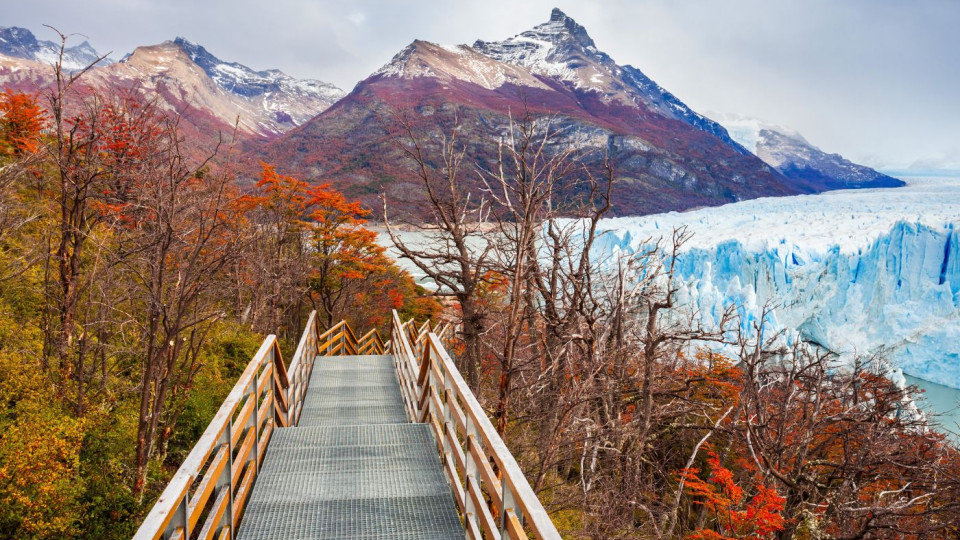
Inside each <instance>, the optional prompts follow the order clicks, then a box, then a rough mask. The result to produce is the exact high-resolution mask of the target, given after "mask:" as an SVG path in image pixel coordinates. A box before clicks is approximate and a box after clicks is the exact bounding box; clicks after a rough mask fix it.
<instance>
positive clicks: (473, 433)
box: [463, 414, 480, 539]
mask: <svg viewBox="0 0 960 540" xmlns="http://www.w3.org/2000/svg"><path fill="white" fill-rule="evenodd" d="M476 441H477V426H476V425H475V424H474V421H473V416H471V415H470V414H467V418H466V430H465V431H464V434H463V455H464V457H465V458H466V470H465V471H464V474H463V487H464V508H465V510H464V512H463V520H464V522H465V523H464V525H466V527H464V529H465V530H466V538H468V539H469V538H470V521H473V522H474V524H476V519H477V506H476V504H474V502H473V497H471V496H470V485H471V484H473V483H475V482H476V481H477V469H478V467H479V465H478V464H477V462H476V461H475V460H474V458H473V452H471V451H470V445H471V444H476ZM477 488H480V486H479V485H478V486H477Z"/></svg>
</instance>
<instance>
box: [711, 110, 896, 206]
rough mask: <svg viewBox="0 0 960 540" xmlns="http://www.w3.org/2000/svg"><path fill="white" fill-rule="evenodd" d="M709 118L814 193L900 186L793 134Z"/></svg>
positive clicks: (732, 118)
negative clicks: (830, 190)
mask: <svg viewBox="0 0 960 540" xmlns="http://www.w3.org/2000/svg"><path fill="white" fill-rule="evenodd" d="M711 116H712V117H713V118H715V119H717V120H718V121H719V122H720V123H721V124H723V125H724V126H725V127H726V128H727V131H728V132H729V133H730V135H731V136H732V137H733V139H734V140H735V141H737V142H738V143H740V144H741V145H743V146H744V147H745V148H747V149H748V150H750V151H751V152H753V153H754V154H756V155H757V157H759V158H760V159H762V160H763V161H764V162H765V163H767V164H768V165H770V166H771V167H773V168H775V169H777V170H778V171H780V172H781V173H782V174H783V175H785V176H786V177H787V178H791V179H794V180H796V181H797V182H799V183H800V184H801V185H804V184H809V187H811V188H814V190H820V189H824V188H827V189H843V188H862V187H896V186H901V185H903V182H901V181H899V180H896V179H894V178H891V177H889V176H886V175H884V174H881V173H879V172H877V171H875V170H873V169H871V168H869V167H865V166H863V165H858V164H856V163H852V162H851V161H849V160H847V159H845V158H844V157H843V156H841V155H840V154H828V153H827V152H824V151H823V150H821V149H819V148H817V147H816V146H814V145H813V144H811V143H810V142H809V141H807V139H805V138H804V137H803V135H801V134H800V133H798V132H797V131H796V130H793V129H790V128H786V127H783V126H778V125H776V124H772V123H770V122H766V121H764V120H759V119H756V118H749V117H746V116H740V115H736V114H711Z"/></svg>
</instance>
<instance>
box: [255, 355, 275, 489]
mask: <svg viewBox="0 0 960 540" xmlns="http://www.w3.org/2000/svg"><path fill="white" fill-rule="evenodd" d="M267 361H268V362H273V349H272V348H271V349H270V355H269V356H268V357H267ZM250 396H251V398H252V399H253V414H251V415H250V420H249V422H250V429H252V430H253V448H252V449H251V450H250V456H249V459H252V460H253V470H254V471H256V472H257V473H259V472H260V460H259V459H258V456H257V454H258V453H259V452H260V366H257V371H254V372H253V391H252V392H251V393H250Z"/></svg>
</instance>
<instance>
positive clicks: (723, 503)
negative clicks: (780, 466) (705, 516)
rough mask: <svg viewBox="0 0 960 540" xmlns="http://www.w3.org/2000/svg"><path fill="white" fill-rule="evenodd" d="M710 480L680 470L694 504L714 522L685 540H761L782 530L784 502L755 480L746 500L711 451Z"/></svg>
mask: <svg viewBox="0 0 960 540" xmlns="http://www.w3.org/2000/svg"><path fill="white" fill-rule="evenodd" d="M707 465H708V466H709V471H710V474H709V477H708V479H707V480H703V479H702V478H700V476H699V475H700V469H698V468H695V467H691V468H689V469H683V470H681V471H680V477H681V478H682V479H683V481H684V482H685V483H686V490H687V494H688V495H690V496H691V497H693V498H694V504H696V505H699V506H702V507H704V508H706V510H707V512H708V513H709V516H710V517H711V518H712V521H713V528H712V529H701V530H698V531H694V532H693V533H691V534H689V535H687V537H686V538H688V539H691V540H692V539H697V540H719V539H728V538H729V539H735V538H736V539H749V540H760V539H763V538H767V537H769V536H770V535H771V534H773V533H775V532H777V531H780V530H783V528H784V519H783V516H782V515H781V512H782V511H783V507H784V502H785V499H784V498H783V497H781V496H779V495H777V493H776V491H774V490H773V489H772V488H769V487H767V486H766V485H764V484H763V482H762V481H761V480H760V479H759V478H757V479H754V480H753V482H751V485H750V488H749V489H750V490H751V491H753V492H755V494H754V495H753V497H751V498H750V499H749V500H747V499H746V497H745V493H744V489H743V488H741V487H740V486H739V485H737V483H736V481H735V480H734V474H733V472H732V471H730V470H729V469H727V468H726V467H724V466H723V465H722V464H721V463H720V458H718V457H717V455H716V454H715V453H713V452H710V453H709V454H708V457H707Z"/></svg>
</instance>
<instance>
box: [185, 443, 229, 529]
mask: <svg viewBox="0 0 960 540" xmlns="http://www.w3.org/2000/svg"><path fill="white" fill-rule="evenodd" d="M229 453H230V448H229V447H228V446H227V445H225V444H224V445H221V446H220V450H219V451H218V452H217V455H216V456H215V457H214V458H213V461H211V462H210V466H209V467H208V468H207V472H206V474H204V475H203V480H201V481H200V485H199V486H198V487H197V489H196V491H195V492H194V494H193V497H190V504H189V505H187V515H188V516H189V521H190V530H193V528H194V527H196V525H197V522H198V521H200V514H201V513H203V509H204V508H205V507H206V506H207V500H208V499H209V498H210V494H211V493H213V488H215V487H216V486H217V480H219V479H220V474H221V473H223V470H224V469H225V468H226V467H227V463H229V462H230V459H229Z"/></svg>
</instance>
